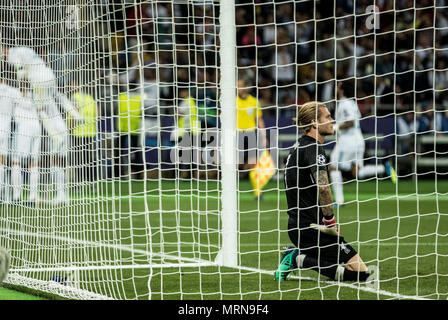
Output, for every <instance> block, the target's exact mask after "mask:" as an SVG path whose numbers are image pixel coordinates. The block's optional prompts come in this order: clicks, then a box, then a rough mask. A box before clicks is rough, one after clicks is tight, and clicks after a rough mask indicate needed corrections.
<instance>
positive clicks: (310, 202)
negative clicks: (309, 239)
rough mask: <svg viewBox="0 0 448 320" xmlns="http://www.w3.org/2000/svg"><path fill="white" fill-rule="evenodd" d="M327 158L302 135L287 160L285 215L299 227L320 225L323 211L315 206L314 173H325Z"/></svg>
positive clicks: (316, 191)
mask: <svg viewBox="0 0 448 320" xmlns="http://www.w3.org/2000/svg"><path fill="white" fill-rule="evenodd" d="M327 163H328V161H327V157H326V155H325V151H324V148H323V147H322V146H318V144H317V141H316V140H315V139H314V138H311V137H310V136H307V135H303V136H302V137H300V139H299V140H298V142H297V143H296V144H295V145H294V148H293V149H292V150H291V152H290V153H289V155H288V158H287V159H286V170H285V189H286V199H287V202H288V214H289V215H290V216H292V217H295V218H297V219H298V222H299V227H308V226H309V225H310V223H317V224H320V223H321V221H322V218H323V213H322V209H320V207H319V206H318V188H317V181H315V179H314V173H315V172H316V171H317V170H326V171H327V173H328V166H327Z"/></svg>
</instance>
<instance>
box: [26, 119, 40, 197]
mask: <svg viewBox="0 0 448 320" xmlns="http://www.w3.org/2000/svg"><path fill="white" fill-rule="evenodd" d="M41 134H42V131H41V128H40V124H39V123H38V121H36V122H35V123H34V132H33V137H32V140H31V146H30V147H31V149H30V167H29V170H30V175H29V188H30V196H29V201H30V202H38V201H39V156H40V148H41Z"/></svg>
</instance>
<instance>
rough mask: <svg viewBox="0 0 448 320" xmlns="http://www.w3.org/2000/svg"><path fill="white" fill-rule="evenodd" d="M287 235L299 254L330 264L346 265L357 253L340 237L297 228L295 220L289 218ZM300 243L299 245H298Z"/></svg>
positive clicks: (310, 229)
mask: <svg viewBox="0 0 448 320" xmlns="http://www.w3.org/2000/svg"><path fill="white" fill-rule="evenodd" d="M288 235H289V238H290V240H291V242H292V243H293V244H294V245H295V246H296V247H297V248H299V252H300V254H305V255H307V256H310V257H314V258H316V259H317V260H324V261H326V262H328V263H330V264H343V263H347V262H348V261H349V260H350V259H351V258H353V257H354V256H355V255H356V254H357V252H356V250H355V249H354V248H353V247H352V246H351V245H350V244H348V243H347V242H346V241H345V240H344V237H342V236H332V235H329V234H326V233H323V232H320V231H317V230H315V229H313V228H311V227H301V228H298V222H297V218H296V217H294V216H290V217H289V220H288ZM299 242H300V243H299Z"/></svg>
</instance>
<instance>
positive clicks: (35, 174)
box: [30, 167, 39, 200]
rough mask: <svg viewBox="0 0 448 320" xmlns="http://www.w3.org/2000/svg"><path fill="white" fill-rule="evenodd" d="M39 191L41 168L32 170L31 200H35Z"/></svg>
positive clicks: (32, 168)
mask: <svg viewBox="0 0 448 320" xmlns="http://www.w3.org/2000/svg"><path fill="white" fill-rule="evenodd" d="M38 190H39V168H38V167H31V168H30V199H32V200H35V199H37V196H38Z"/></svg>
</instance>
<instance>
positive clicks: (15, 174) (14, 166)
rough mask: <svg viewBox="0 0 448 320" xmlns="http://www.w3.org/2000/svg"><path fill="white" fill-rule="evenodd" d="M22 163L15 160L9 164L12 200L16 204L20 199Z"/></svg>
mask: <svg viewBox="0 0 448 320" xmlns="http://www.w3.org/2000/svg"><path fill="white" fill-rule="evenodd" d="M21 162H22V161H20V160H18V159H15V160H13V161H12V162H11V187H12V199H13V201H15V202H17V201H20V200H21V198H22V184H23V181H22V180H23V179H22V166H21V165H20V163H21Z"/></svg>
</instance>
